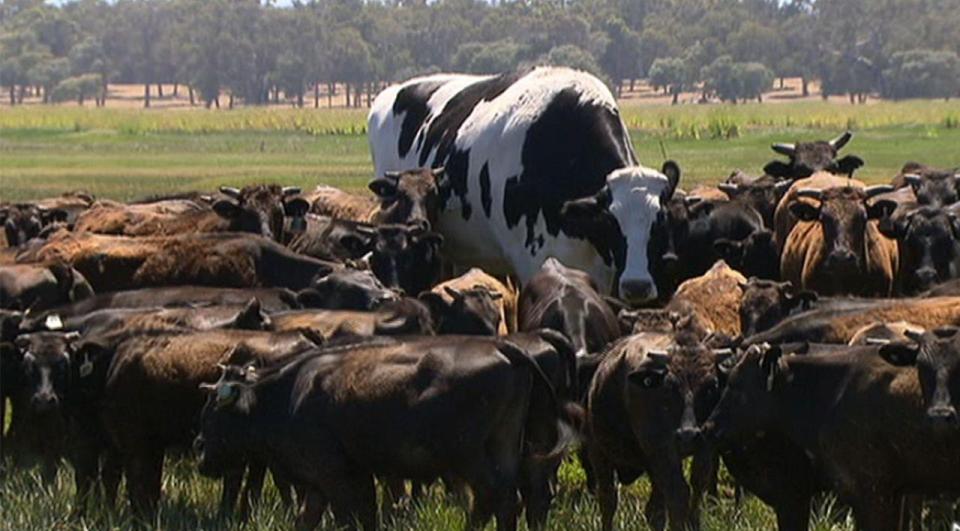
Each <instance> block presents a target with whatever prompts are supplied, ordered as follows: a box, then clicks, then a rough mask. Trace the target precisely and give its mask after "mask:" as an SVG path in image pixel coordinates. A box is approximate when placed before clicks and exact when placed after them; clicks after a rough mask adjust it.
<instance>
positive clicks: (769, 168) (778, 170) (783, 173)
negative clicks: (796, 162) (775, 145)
mask: <svg viewBox="0 0 960 531" xmlns="http://www.w3.org/2000/svg"><path fill="white" fill-rule="evenodd" d="M763 173H765V174H767V175H769V176H771V177H779V178H781V179H793V178H794V177H796V175H795V173H796V172H794V171H793V168H792V167H791V166H790V165H789V164H787V163H785V162H780V161H779V160H774V161H772V162H769V163H768V164H767V165H766V166H764V167H763Z"/></svg>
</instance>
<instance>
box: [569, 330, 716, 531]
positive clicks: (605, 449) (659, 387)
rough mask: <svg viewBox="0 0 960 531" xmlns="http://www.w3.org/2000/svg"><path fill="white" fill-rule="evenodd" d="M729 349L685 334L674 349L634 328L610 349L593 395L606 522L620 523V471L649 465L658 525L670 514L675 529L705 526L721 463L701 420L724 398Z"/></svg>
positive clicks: (593, 448) (627, 473)
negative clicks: (703, 511)
mask: <svg viewBox="0 0 960 531" xmlns="http://www.w3.org/2000/svg"><path fill="white" fill-rule="evenodd" d="M729 355H730V351H729V350H725V351H712V350H711V349H709V348H706V347H704V346H703V345H702V344H700V343H699V342H698V341H697V340H696V339H693V338H689V337H684V336H681V337H678V338H677V343H676V344H673V345H671V346H670V347H669V348H668V349H667V350H666V351H664V350H654V349H651V348H649V347H648V346H647V344H646V343H645V340H644V339H643V337H642V336H630V337H627V338H624V339H622V340H620V341H618V342H617V343H614V345H613V346H612V347H611V348H610V349H609V351H608V352H607V353H606V354H605V356H604V358H603V361H601V362H600V366H599V367H598V368H597V372H596V375H595V376H594V378H593V383H592V385H591V387H590V391H589V396H588V402H587V404H588V406H587V409H588V422H587V425H588V442H587V450H588V455H589V459H590V466H591V468H592V471H593V474H594V475H595V477H596V482H597V487H596V490H597V497H598V502H599V504H600V511H601V517H602V528H603V529H605V530H609V529H612V528H613V516H614V512H615V511H616V507H617V492H616V488H617V487H616V483H615V482H614V477H615V476H614V474H616V477H618V478H619V479H620V480H621V481H624V482H627V483H629V482H630V481H631V480H630V479H629V478H635V477H636V476H637V475H639V474H641V473H643V472H646V473H648V474H649V475H650V481H651V483H652V485H653V492H652V494H651V496H650V500H649V501H648V503H647V506H646V509H645V513H646V517H647V522H649V524H650V525H651V526H652V527H653V528H654V529H663V528H664V527H665V526H666V523H667V521H669V524H670V529H673V530H680V529H687V528H690V527H691V526H692V527H696V526H697V523H698V522H699V514H698V512H699V503H700V500H701V498H702V496H703V495H704V493H705V492H706V490H707V489H708V488H709V483H710V482H711V480H713V478H714V476H715V474H716V467H717V464H718V463H717V456H716V455H715V454H714V453H713V451H712V449H711V448H710V447H709V446H708V445H706V444H704V442H703V441H702V440H701V437H700V425H701V423H703V422H704V421H705V420H706V418H707V416H708V415H709V414H710V411H711V410H712V409H713V406H714V405H715V404H716V402H717V401H718V400H719V399H720V391H721V386H720V381H719V373H718V368H717V367H718V365H719V364H721V363H722V362H723V360H724V359H725V358H726V357H727V356H729ZM691 455H692V456H694V463H693V472H692V477H691V482H692V487H693V489H692V490H693V492H692V493H691V488H690V486H688V484H687V482H686V480H685V479H684V477H683V459H684V458H685V457H687V456H691Z"/></svg>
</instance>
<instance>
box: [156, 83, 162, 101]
mask: <svg viewBox="0 0 960 531" xmlns="http://www.w3.org/2000/svg"><path fill="white" fill-rule="evenodd" d="M157 97H158V98H162V97H163V83H157Z"/></svg>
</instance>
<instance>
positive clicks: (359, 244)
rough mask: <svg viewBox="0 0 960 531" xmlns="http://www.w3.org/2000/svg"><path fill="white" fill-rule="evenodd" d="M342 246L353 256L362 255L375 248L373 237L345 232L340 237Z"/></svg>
mask: <svg viewBox="0 0 960 531" xmlns="http://www.w3.org/2000/svg"><path fill="white" fill-rule="evenodd" d="M339 242H340V246H341V247H343V248H344V249H346V250H347V252H348V253H350V255H351V256H353V257H361V256H363V255H365V254H367V253H368V252H370V251H371V250H372V248H373V238H370V237H365V236H361V235H357V234H344V235H343V236H341V237H340V240H339Z"/></svg>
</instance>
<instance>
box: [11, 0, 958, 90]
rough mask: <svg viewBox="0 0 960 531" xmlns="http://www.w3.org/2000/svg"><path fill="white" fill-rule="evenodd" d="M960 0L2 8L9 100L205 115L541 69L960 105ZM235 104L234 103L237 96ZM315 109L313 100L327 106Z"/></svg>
mask: <svg viewBox="0 0 960 531" xmlns="http://www.w3.org/2000/svg"><path fill="white" fill-rule="evenodd" d="M958 53H960V0H791V1H786V2H784V1H782V0H430V1H427V0H310V1H301V2H295V3H294V4H293V6H287V7H279V6H276V5H274V4H273V2H271V1H269V0H267V1H263V2H261V1H259V0H116V1H114V2H107V1H105V0H78V1H72V2H68V3H64V4H62V5H50V4H46V3H45V2H43V1H42V0H3V1H2V3H0V86H3V87H4V88H5V89H6V91H7V98H8V100H9V102H10V104H16V103H22V101H23V99H24V97H25V96H27V95H37V96H39V97H41V98H42V101H43V102H53V101H63V100H71V99H73V100H77V101H78V102H80V103H81V104H83V103H84V101H86V100H92V101H94V102H95V103H96V104H97V105H103V104H104V101H105V98H106V95H107V88H108V86H109V84H111V83H124V84H142V85H143V102H144V105H145V106H147V107H149V106H150V102H151V98H154V97H157V96H161V97H162V96H163V85H164V84H166V85H168V86H169V85H172V86H173V91H174V92H177V93H179V91H180V90H186V91H187V92H188V93H189V97H190V101H191V104H197V105H201V104H202V105H206V106H208V107H210V106H217V107H219V106H220V105H221V104H224V105H227V106H233V105H234V104H235V103H238V102H242V103H243V104H247V105H260V104H266V103H272V102H280V101H281V100H284V101H289V102H291V103H293V104H295V105H298V106H303V105H305V104H307V105H309V104H312V105H314V106H320V105H322V104H323V101H322V100H323V99H324V98H326V99H327V103H328V104H330V98H332V96H333V95H334V94H335V93H336V91H337V90H343V91H345V92H346V94H345V95H344V96H345V97H346V101H347V102H349V103H350V104H351V105H355V106H360V105H363V104H364V103H367V104H368V103H369V100H370V98H371V97H372V94H375V93H376V91H377V90H379V89H380V88H381V87H382V86H383V85H384V84H385V83H388V82H392V81H398V80H402V79H406V78H409V77H412V76H414V75H418V74H426V73H431V72H438V71H460V72H472V73H496V72H502V71H508V70H512V69H516V68H525V67H528V66H531V65H536V64H553V65H563V66H570V67H574V68H579V69H583V70H587V71H590V72H592V73H594V74H596V75H598V76H599V77H601V78H602V79H604V80H605V81H606V82H607V83H608V84H609V85H610V87H611V88H612V89H613V90H614V91H615V92H617V93H618V94H619V93H620V91H621V90H623V89H624V88H625V87H630V88H631V89H632V88H633V84H634V83H635V82H636V80H638V79H643V78H648V79H649V81H650V83H651V84H652V85H653V86H654V87H656V88H657V89H660V90H663V91H664V92H665V93H668V94H672V95H673V99H674V102H676V101H677V99H678V97H679V95H680V94H681V93H683V92H689V91H694V92H699V93H700V94H701V97H702V98H703V99H711V98H715V99H720V100H725V101H734V102H736V101H739V100H745V99H751V98H756V99H761V98H762V94H763V93H764V92H765V91H767V90H769V89H770V88H771V86H772V85H773V84H774V83H775V82H776V79H778V78H779V79H780V83H781V84H782V83H783V79H784V78H786V77H798V78H800V79H801V80H802V89H803V93H804V95H808V94H809V93H810V85H811V83H812V82H814V81H817V82H819V86H820V91H821V94H822V95H823V96H824V97H826V96H829V95H848V96H849V97H850V101H851V102H855V101H865V100H866V98H867V97H868V96H869V95H871V94H879V95H881V96H884V97H889V98H913V97H925V98H949V97H952V96H957V95H960V58H958ZM221 95H225V97H227V98H228V101H227V102H221V101H220V100H221V97H222V96H221ZM311 100H312V101H311Z"/></svg>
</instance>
